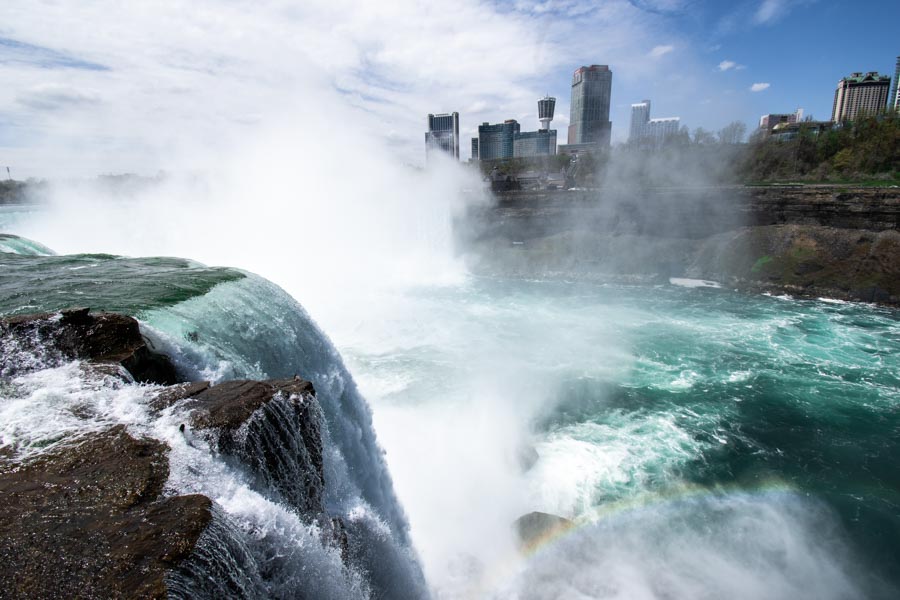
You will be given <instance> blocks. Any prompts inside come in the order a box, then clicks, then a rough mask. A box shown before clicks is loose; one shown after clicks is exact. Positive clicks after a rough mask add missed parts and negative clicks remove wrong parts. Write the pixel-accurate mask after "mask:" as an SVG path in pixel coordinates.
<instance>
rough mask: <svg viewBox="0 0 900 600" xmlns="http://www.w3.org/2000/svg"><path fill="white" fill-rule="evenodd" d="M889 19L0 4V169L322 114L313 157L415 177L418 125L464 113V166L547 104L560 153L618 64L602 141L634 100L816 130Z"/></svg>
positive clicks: (347, 3)
mask: <svg viewBox="0 0 900 600" xmlns="http://www.w3.org/2000/svg"><path fill="white" fill-rule="evenodd" d="M897 23H900V3H898V2H890V1H886V0H885V1H875V0H871V1H857V2H852V3H851V2H841V1H836V0H737V1H735V2H711V1H700V0H610V1H602V2H597V1H594V2H590V1H586V0H543V1H535V0H505V1H500V0H456V1H455V2H429V1H422V0H388V1H382V2H371V1H361V0H360V1H357V0H303V1H299V2H298V1H288V0H256V1H254V2H242V1H240V0H192V1H190V2H188V1H180V0H154V1H151V0H133V1H130V2H127V3H123V2H116V1H112V0H4V2H3V3H2V6H0V81H2V82H3V85H2V86H0V166H6V165H9V166H10V168H11V169H12V171H13V176H14V177H16V178H25V177H31V176H34V177H51V178H52V177H69V176H92V175H96V174H101V173H121V172H135V173H142V174H152V173H155V172H158V171H159V170H177V169H192V168H202V166H203V164H208V162H209V161H211V160H214V157H215V155H216V153H217V152H220V151H222V150H223V149H224V148H228V147H233V146H238V145H240V144H241V143H242V140H245V139H247V138H248V137H251V136H254V135H255V132H256V131H257V130H258V129H259V128H261V127H266V126H268V127H272V126H275V124H285V125H284V127H288V126H289V127H290V128H291V129H290V131H291V132H292V134H293V135H294V136H295V137H296V138H297V139H302V138H304V137H309V136H304V130H305V129H306V126H307V125H309V124H311V123H312V122H316V121H321V120H326V122H325V123H316V127H314V128H309V130H310V131H313V130H314V131H316V132H317V133H316V134H315V135H316V136H319V137H318V138H316V139H315V140H314V142H315V143H316V144H318V145H317V146H316V147H317V148H321V150H322V151H323V152H337V151H339V150H338V149H335V148H334V146H333V144H332V145H329V143H328V140H327V139H322V137H321V136H322V135H324V136H326V137H327V136H328V134H327V131H328V129H329V128H344V129H346V128H354V130H355V131H358V132H359V135H365V136H371V137H373V138H376V139H378V140H379V141H380V142H381V144H382V145H381V146H380V147H382V148H383V151H385V152H388V153H391V154H393V155H395V156H396V159H397V160H398V161H400V162H403V163H406V164H412V165H421V164H422V163H423V162H424V131H425V117H426V115H427V114H428V113H442V112H451V111H457V112H459V113H460V122H461V137H462V140H463V143H462V144H461V155H462V158H463V159H465V158H468V154H469V144H468V143H467V140H468V139H469V138H471V137H473V136H475V135H477V127H478V125H479V124H480V123H482V122H485V121H487V122H492V123H495V122H499V121H502V120H504V119H510V118H513V119H517V120H518V121H519V122H520V123H521V124H522V129H523V130H533V129H537V126H538V122H537V99H538V98H539V97H540V96H543V95H544V94H550V95H553V96H555V97H556V98H557V105H556V118H555V120H554V121H553V125H552V127H554V128H556V129H557V130H559V132H560V141H561V142H563V141H564V139H565V130H566V126H567V125H568V120H569V119H568V113H569V95H570V79H571V75H572V72H573V71H574V69H575V68H577V67H578V66H580V65H587V64H606V65H609V66H610V68H611V69H612V71H613V89H612V110H611V120H612V122H613V141H614V142H621V141H624V140H625V139H626V137H627V132H628V120H629V111H630V104H632V103H634V102H639V101H641V100H643V99H650V100H651V101H652V106H653V113H652V115H651V116H652V117H671V116H679V117H681V119H682V123H683V124H684V125H686V126H687V127H688V128H689V129H690V130H691V131H693V130H694V129H696V128H697V127H703V128H705V129H707V130H712V131H715V130H717V129H719V128H721V127H723V126H724V125H726V124H728V123H729V122H731V121H734V120H739V121H743V122H745V123H746V124H747V126H748V129H752V128H753V127H755V126H756V124H757V122H758V120H759V117H760V115H762V114H766V113H769V112H792V111H793V110H795V109H796V108H798V107H802V108H803V109H804V111H805V113H806V114H807V115H812V116H813V117H815V118H818V119H828V118H830V113H831V103H832V99H833V94H834V88H835V84H836V83H837V81H838V79H840V77H842V76H846V75H849V74H850V73H851V72H854V71H879V72H881V73H883V74H888V75H893V72H894V66H895V62H896V58H897V56H898V55H900V36H898V34H897V31H898V30H897ZM337 107H340V110H337ZM329 119H331V120H333V122H327V120H329ZM288 124H289V125H288ZM322 131H325V133H324V134H323V133H321V132H322ZM345 133H346V132H345ZM200 156H202V157H203V160H202V161H201V160H199V159H198V157H200Z"/></svg>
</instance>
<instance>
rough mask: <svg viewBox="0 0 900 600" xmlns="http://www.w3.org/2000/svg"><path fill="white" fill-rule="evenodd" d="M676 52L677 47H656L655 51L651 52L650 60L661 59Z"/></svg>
mask: <svg viewBox="0 0 900 600" xmlns="http://www.w3.org/2000/svg"><path fill="white" fill-rule="evenodd" d="M673 50H675V46H672V45H667V46H655V47H654V48H653V50H651V51H650V53H649V56H650V58H659V57H661V56H665V55H666V54H668V53H669V52H672V51H673Z"/></svg>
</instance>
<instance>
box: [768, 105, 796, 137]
mask: <svg viewBox="0 0 900 600" xmlns="http://www.w3.org/2000/svg"><path fill="white" fill-rule="evenodd" d="M802 120H803V109H802V108H798V109H797V111H796V112H792V113H772V114H768V115H763V116H761V117H760V118H759V128H760V129H764V130H766V131H768V132H771V131H772V130H773V129H775V126H776V125H781V124H782V123H788V124H792V123H799V122H800V121H802Z"/></svg>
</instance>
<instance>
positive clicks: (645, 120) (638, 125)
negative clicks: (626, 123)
mask: <svg viewBox="0 0 900 600" xmlns="http://www.w3.org/2000/svg"><path fill="white" fill-rule="evenodd" d="M679 129H681V118H680V117H665V118H661V119H651V118H650V101H649V100H644V101H642V102H638V103H637V104H632V105H631V127H630V129H629V133H628V141H629V142H631V143H633V144H638V145H646V146H652V147H659V146H661V145H662V144H663V142H665V140H666V138H668V137H670V136H672V135H675V134H676V133H678V131H679Z"/></svg>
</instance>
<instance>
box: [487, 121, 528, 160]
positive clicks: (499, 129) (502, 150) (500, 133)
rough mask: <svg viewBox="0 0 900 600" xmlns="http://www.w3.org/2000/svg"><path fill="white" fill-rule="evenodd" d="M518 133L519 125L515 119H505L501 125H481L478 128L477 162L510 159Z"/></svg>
mask: <svg viewBox="0 0 900 600" xmlns="http://www.w3.org/2000/svg"><path fill="white" fill-rule="evenodd" d="M517 133H519V123H518V121H516V120H515V119H507V120H506V121H504V122H502V123H497V124H496V125H491V124H489V123H482V124H481V125H479V126H478V158H479V160H498V159H504V158H512V157H513V150H514V148H515V145H514V141H515V137H516V134H517Z"/></svg>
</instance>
